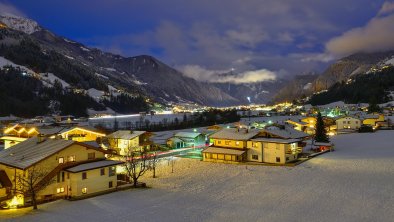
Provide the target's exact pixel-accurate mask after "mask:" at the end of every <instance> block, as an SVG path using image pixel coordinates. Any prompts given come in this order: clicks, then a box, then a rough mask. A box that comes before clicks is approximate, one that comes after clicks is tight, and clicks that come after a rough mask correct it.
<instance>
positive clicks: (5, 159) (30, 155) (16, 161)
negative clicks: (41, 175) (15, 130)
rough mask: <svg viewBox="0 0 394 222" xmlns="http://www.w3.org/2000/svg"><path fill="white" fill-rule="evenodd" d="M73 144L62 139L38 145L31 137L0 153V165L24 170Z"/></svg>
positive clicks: (50, 140) (35, 139) (35, 138)
mask: <svg viewBox="0 0 394 222" xmlns="http://www.w3.org/2000/svg"><path fill="white" fill-rule="evenodd" d="M74 143H76V142H75V141H72V140H63V139H47V140H45V141H43V142H41V143H38V140H37V137H33V138H30V139H28V140H26V141H24V142H21V143H19V144H17V145H15V146H12V147H11V148H9V149H5V150H3V151H1V152H0V163H3V164H5V165H9V166H13V167H16V168H20V169H26V168H28V167H30V166H32V165H34V164H35V163H38V162H39V161H41V160H43V159H45V158H47V157H49V156H51V155H53V154H55V153H57V152H59V151H61V150H63V149H64V148H66V147H69V146H71V145H72V144H74Z"/></svg>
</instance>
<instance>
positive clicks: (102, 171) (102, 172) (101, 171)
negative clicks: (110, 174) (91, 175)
mask: <svg viewBox="0 0 394 222" xmlns="http://www.w3.org/2000/svg"><path fill="white" fill-rule="evenodd" d="M100 175H101V176H103V175H105V168H102V169H100Z"/></svg>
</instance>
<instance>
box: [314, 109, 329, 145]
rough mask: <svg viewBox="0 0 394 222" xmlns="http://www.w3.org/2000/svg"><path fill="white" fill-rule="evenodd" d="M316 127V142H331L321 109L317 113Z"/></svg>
mask: <svg viewBox="0 0 394 222" xmlns="http://www.w3.org/2000/svg"><path fill="white" fill-rule="evenodd" d="M315 129H316V132H315V141H316V142H323V143H328V142H330V139H329V138H328V136H327V133H326V128H325V127H324V121H323V117H322V116H321V113H320V111H319V112H318V113H317V119H316V126H315Z"/></svg>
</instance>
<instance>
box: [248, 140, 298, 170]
mask: <svg viewBox="0 0 394 222" xmlns="http://www.w3.org/2000/svg"><path fill="white" fill-rule="evenodd" d="M247 148H248V152H247V160H248V161H251V162H261V163H277V164H285V163H288V162H291V161H294V160H296V159H297V158H298V154H299V153H301V152H302V139H280V138H264V137H259V138H255V139H251V140H250V141H248V142H247Z"/></svg>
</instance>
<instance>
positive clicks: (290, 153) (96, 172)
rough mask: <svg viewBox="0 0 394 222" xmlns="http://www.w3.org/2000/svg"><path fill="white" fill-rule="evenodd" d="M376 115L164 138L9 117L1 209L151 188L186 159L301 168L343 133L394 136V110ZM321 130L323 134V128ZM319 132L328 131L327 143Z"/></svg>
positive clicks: (344, 110) (337, 108) (248, 124)
mask: <svg viewBox="0 0 394 222" xmlns="http://www.w3.org/2000/svg"><path fill="white" fill-rule="evenodd" d="M289 106H290V105H289ZM386 107H387V106H386ZM368 108H371V107H368V106H364V107H355V106H354V105H344V104H342V103H340V104H338V103H336V104H331V106H325V107H308V106H306V107H302V108H301V111H302V114H303V115H302V114H301V113H300V114H301V115H283V114H279V113H278V114H275V113H274V112H270V114H264V116H258V115H251V114H250V112H249V114H247V115H244V116H243V118H241V119H240V121H239V122H234V123H228V124H218V125H211V126H206V127H198V128H191V129H180V130H170V131H158V132H148V131H140V130H133V129H126V128H123V129H118V130H116V131H115V130H113V131H112V132H109V133H108V132H104V131H103V130H102V129H101V130H100V129H97V128H95V127H93V126H92V124H91V122H89V121H79V120H78V119H73V117H71V116H56V117H37V118H34V119H30V120H27V119H19V118H15V117H4V118H1V119H0V121H1V124H3V126H4V130H3V131H2V134H3V135H2V137H1V138H0V140H2V141H3V150H2V151H0V185H1V186H0V201H1V207H2V208H4V209H15V208H20V207H26V206H33V207H34V208H37V205H38V204H40V203H45V202H48V201H54V200H58V199H68V200H79V199H85V198H89V197H94V196H97V195H104V194H108V193H111V192H114V191H121V190H125V189H129V188H132V187H134V188H137V187H146V186H150V184H149V183H148V184H147V183H146V182H145V181H144V180H147V178H146V177H145V178H144V174H145V172H149V174H152V171H153V177H155V174H156V171H157V172H161V171H162V170H161V169H160V168H161V167H163V163H164V162H166V163H168V166H170V165H171V168H172V169H171V171H172V172H173V171H174V164H175V161H177V162H180V161H181V162H182V160H184V159H197V160H199V161H200V162H201V161H202V162H201V164H207V163H204V162H213V163H214V164H216V165H217V166H218V167H220V165H222V164H223V163H224V164H235V165H238V166H239V167H243V166H244V165H245V166H248V165H249V166H256V165H261V166H260V167H264V166H278V167H298V166H299V164H301V163H303V162H305V161H308V160H310V159H312V158H314V157H316V156H318V155H320V154H323V153H325V152H330V151H334V150H335V143H332V142H331V139H332V138H334V137H336V135H338V134H358V133H359V132H360V133H362V132H368V133H371V132H375V131H377V130H385V129H393V128H392V123H391V121H392V120H391V115H392V112H393V108H392V107H390V108H384V109H380V111H381V112H379V113H378V112H370V113H368V110H367V109H368ZM243 113H245V112H240V114H241V115H242V114H243ZM267 115H269V116H267ZM138 119H139V118H138ZM116 121H122V120H121V118H118V119H116ZM319 122H320V123H319ZM319 124H320V126H323V128H322V127H320V129H318V128H319ZM115 125H122V124H121V123H115ZM318 131H321V132H324V134H325V135H323V140H321V138H320V139H319V138H318V137H319V135H318V134H319V132H318ZM321 132H320V134H321ZM320 137H321V135H320ZM324 138H325V139H324ZM178 164H179V165H181V164H180V163H176V167H178ZM140 177H141V178H142V180H141V179H140ZM148 180H149V181H150V179H148Z"/></svg>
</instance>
